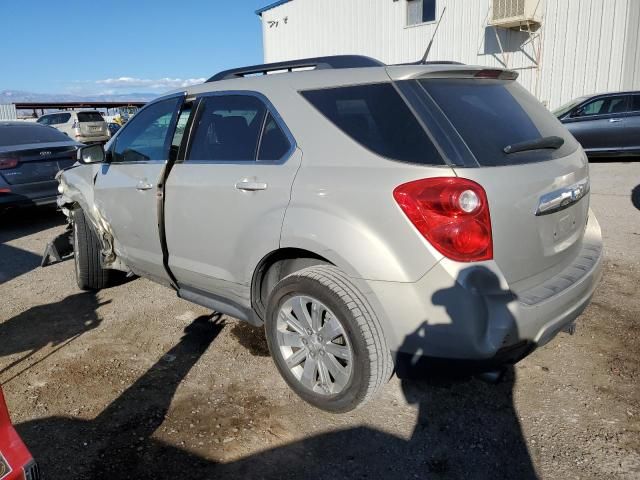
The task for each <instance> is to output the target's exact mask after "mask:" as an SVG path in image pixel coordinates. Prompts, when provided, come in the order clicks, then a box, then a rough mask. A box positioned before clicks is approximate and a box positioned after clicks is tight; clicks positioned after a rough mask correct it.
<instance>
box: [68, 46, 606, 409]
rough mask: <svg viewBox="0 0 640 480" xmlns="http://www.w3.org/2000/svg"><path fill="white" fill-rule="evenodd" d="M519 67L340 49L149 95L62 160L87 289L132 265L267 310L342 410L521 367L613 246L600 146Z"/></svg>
mask: <svg viewBox="0 0 640 480" xmlns="http://www.w3.org/2000/svg"><path fill="white" fill-rule="evenodd" d="M276 72H278V74H276ZM267 73H271V74H269V75H267ZM258 74H263V75H258ZM515 78H516V73H514V72H512V71H508V70H496V69H491V70H488V69H486V68H485V67H473V66H467V65H453V64H438V63H436V64H429V65H424V64H415V65H403V66H386V65H383V64H381V63H379V62H377V61H375V60H373V59H370V58H366V57H354V56H341V57H325V58H316V59H307V60H301V61H297V62H289V63H280V64H272V65H260V66H256V67H250V68H245V69H236V70H231V71H226V72H222V73H220V74H218V75H216V76H214V77H212V78H211V79H210V80H209V81H207V82H205V83H204V84H202V85H198V86H194V87H190V88H188V89H187V90H186V91H180V92H177V93H174V94H170V95H167V96H164V97H162V98H159V99H157V100H154V101H153V102H152V103H150V104H148V105H146V106H145V107H144V108H143V109H142V110H141V111H140V112H139V113H138V114H137V115H136V116H135V117H134V118H133V119H132V120H131V121H130V122H128V123H127V124H126V125H125V126H124V127H123V128H122V129H121V130H120V131H119V132H118V133H117V134H116V135H115V136H114V138H113V139H112V140H111V141H110V142H109V143H108V144H107V145H106V147H105V149H104V150H103V149H102V147H100V146H89V147H84V148H83V149H81V151H80V152H79V156H78V159H79V164H77V166H75V167H73V168H71V169H68V170H66V171H65V172H64V173H63V174H62V175H61V177H60V191H61V192H62V195H61V197H60V199H59V205H60V206H61V207H62V208H63V210H64V211H65V213H66V214H67V215H68V217H69V220H70V227H69V231H70V235H71V233H72V242H71V243H72V244H73V247H74V250H75V264H76V273H77V281H78V285H79V286H80V288H83V289H99V288H103V287H106V286H107V285H108V284H109V281H110V278H111V276H112V274H113V271H114V270H120V271H123V272H129V273H133V274H135V275H139V276H143V277H146V278H149V279H151V280H154V281H156V282H159V283H162V284H164V285H167V286H169V287H171V288H173V289H174V290H175V291H176V292H177V294H178V296H179V297H181V298H184V299H186V300H190V301H192V302H194V303H197V304H200V305H203V306H205V307H208V308H211V309H213V310H216V311H218V312H222V313H225V314H228V315H230V316H233V317H235V318H238V319H242V320H246V321H248V322H249V323H251V324H253V325H257V326H264V329H265V333H266V338H267V342H268V345H269V349H270V351H271V354H272V357H273V360H274V362H275V364H276V367H277V368H278V370H279V371H280V373H281V374H282V376H283V377H284V379H285V380H286V382H287V383H288V384H289V386H290V387H291V388H292V389H293V390H294V391H295V392H296V393H297V394H298V395H299V396H300V397H302V398H303V399H305V400H306V401H308V402H310V403H311V404H313V405H315V406H317V407H319V408H322V409H325V410H329V411H333V412H345V411H349V410H351V409H353V408H355V407H357V406H358V405H361V404H362V403H364V402H365V401H367V400H368V399H370V398H371V397H372V396H374V395H375V394H376V393H377V392H378V391H379V390H380V389H381V387H382V386H383V385H384V384H385V382H386V381H387V380H388V379H389V377H390V376H391V374H392V373H393V372H394V371H395V372H396V373H397V374H398V375H399V376H402V377H408V376H415V375H418V374H421V372H423V371H424V370H425V369H439V368H445V367H446V366H447V365H454V364H455V365H460V364H463V365H469V366H471V367H472V368H476V369H477V368H480V369H493V368H496V367H498V366H500V365H504V364H506V363H513V362H517V361H518V360H520V359H521V358H523V357H524V356H525V355H527V354H528V353H530V352H531V351H532V350H533V349H534V348H536V347H538V346H541V345H543V344H545V343H546V342H548V341H549V340H551V339H552V338H553V337H554V336H555V335H556V334H557V333H558V332H560V331H562V330H565V329H567V328H571V327H572V326H573V324H574V321H575V319H576V318H577V317H578V316H579V315H580V313H581V312H582V311H583V310H584V309H585V307H586V306H587V305H588V303H589V301H590V299H591V296H592V294H593V291H594V289H595V287H596V284H597V283H598V280H599V278H600V273H601V267H602V255H603V250H602V239H601V233H600V227H599V225H598V222H597V220H596V218H595V217H594V215H593V213H592V212H591V211H590V209H589V172H588V163H587V159H586V157H585V154H584V152H583V151H582V149H581V148H580V146H579V145H578V143H577V142H576V141H575V139H574V138H573V137H572V136H571V135H570V134H569V133H568V132H567V130H566V129H565V128H564V127H563V126H562V125H561V124H560V122H558V120H557V119H556V118H554V116H553V115H552V114H551V113H549V112H548V111H547V110H546V109H545V108H544V107H543V106H542V105H541V104H540V103H539V102H538V101H537V100H536V99H535V98H534V97H532V96H531V95H530V94H529V93H527V91H526V90H525V89H524V88H523V87H521V86H520V85H519V84H518V83H517V82H516V81H515Z"/></svg>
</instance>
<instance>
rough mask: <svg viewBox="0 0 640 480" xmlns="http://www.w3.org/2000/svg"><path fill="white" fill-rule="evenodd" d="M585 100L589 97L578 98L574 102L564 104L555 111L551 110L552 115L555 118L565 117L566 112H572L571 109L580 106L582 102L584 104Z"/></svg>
mask: <svg viewBox="0 0 640 480" xmlns="http://www.w3.org/2000/svg"><path fill="white" fill-rule="evenodd" d="M587 98H589V97H580V98H576V99H575V100H571V101H570V102H569V103H565V104H564V105H563V106H561V107H559V108H556V109H555V110H553V112H552V113H553V114H554V115H555V116H556V117H562V116H563V115H566V114H567V113H568V112H570V111H571V110H573V108H574V107H575V106H576V105H579V104H581V103H582V102H584V101H585V100H586V99H587Z"/></svg>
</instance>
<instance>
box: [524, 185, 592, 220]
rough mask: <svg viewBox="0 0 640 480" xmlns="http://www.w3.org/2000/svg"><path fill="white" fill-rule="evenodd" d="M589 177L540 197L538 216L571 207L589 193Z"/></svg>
mask: <svg viewBox="0 0 640 480" xmlns="http://www.w3.org/2000/svg"><path fill="white" fill-rule="evenodd" d="M589 190H590V185H589V179H588V178H585V179H584V180H581V181H579V182H578V183H575V184H573V185H571V186H569V187H564V188H560V189H558V190H555V191H553V192H550V193H546V194H544V195H543V196H542V197H540V201H539V202H538V208H537V210H536V216H538V217H539V216H541V215H549V214H551V213H555V212H559V211H560V210H564V209H565V208H569V207H570V206H571V205H573V204H574V203H577V202H579V201H580V200H581V199H582V198H583V197H584V196H585V195H586V194H587V193H589Z"/></svg>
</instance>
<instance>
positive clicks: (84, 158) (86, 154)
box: [76, 144, 106, 164]
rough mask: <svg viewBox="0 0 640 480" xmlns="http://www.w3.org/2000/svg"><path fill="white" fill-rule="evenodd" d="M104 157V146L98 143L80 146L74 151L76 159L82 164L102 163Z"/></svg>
mask: <svg viewBox="0 0 640 480" xmlns="http://www.w3.org/2000/svg"><path fill="white" fill-rule="evenodd" d="M105 157H106V155H105V153H104V148H103V147H102V145H98V144H96V145H87V146H85V147H80V148H79V149H78V151H77V152H76V159H77V160H78V161H79V162H80V163H84V164H90V163H103V162H104V160H105Z"/></svg>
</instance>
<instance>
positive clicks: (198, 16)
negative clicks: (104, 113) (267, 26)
mask: <svg viewBox="0 0 640 480" xmlns="http://www.w3.org/2000/svg"><path fill="white" fill-rule="evenodd" d="M271 1H272V0H209V1H206V0H181V1H178V0H153V1H152V0H128V1H125V0H98V1H93V0H88V1H87V0H83V1H77V0H64V1H59V0H53V1H52V0H0V91H1V90H9V89H10V90H27V91H33V92H41V93H73V94H79V95H91V94H103V93H104V94H115V93H131V92H154V93H158V92H163V91H166V90H170V89H172V88H176V87H178V86H180V85H181V84H182V83H185V82H194V81H197V80H199V79H202V78H205V77H208V76H210V75H212V74H213V73H215V72H217V71H219V70H222V69H225V68H231V67H235V66H242V65H250V64H254V63H262V30H261V25H260V20H259V17H258V16H256V15H255V13H254V12H255V10H256V9H258V8H260V7H263V6H265V5H267V4H269V3H271Z"/></svg>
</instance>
